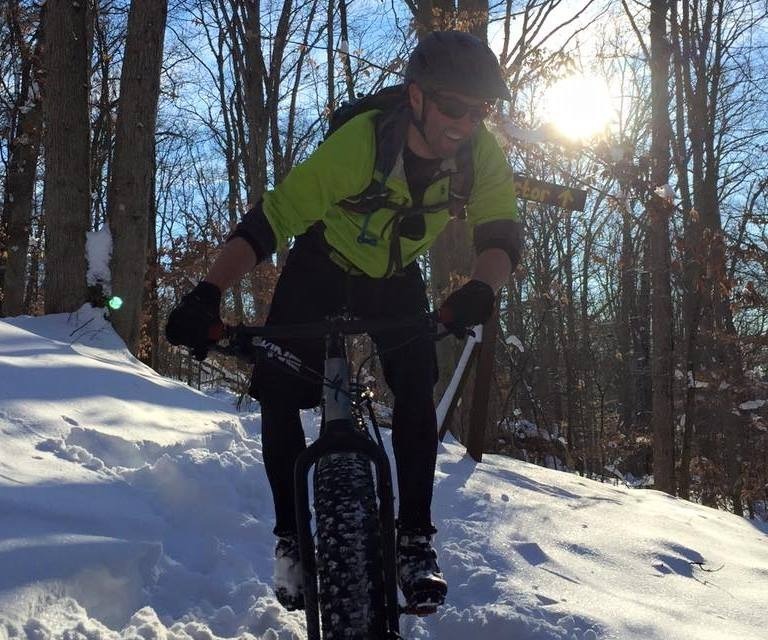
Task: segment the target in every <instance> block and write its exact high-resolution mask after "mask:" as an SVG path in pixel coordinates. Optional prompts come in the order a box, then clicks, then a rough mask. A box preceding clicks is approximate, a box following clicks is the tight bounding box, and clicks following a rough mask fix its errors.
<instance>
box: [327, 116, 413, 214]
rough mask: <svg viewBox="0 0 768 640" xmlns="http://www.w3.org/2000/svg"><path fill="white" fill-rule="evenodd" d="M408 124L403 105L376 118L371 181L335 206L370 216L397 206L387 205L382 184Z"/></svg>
mask: <svg viewBox="0 0 768 640" xmlns="http://www.w3.org/2000/svg"><path fill="white" fill-rule="evenodd" d="M410 121H411V110H410V107H409V106H408V105H407V103H403V104H401V105H400V106H398V107H397V108H395V109H392V110H390V111H388V112H383V113H381V114H380V115H379V117H378V118H377V119H376V131H375V144H376V157H375V159H374V163H373V176H372V177H371V182H370V183H369V184H368V186H367V187H366V188H365V189H364V190H363V191H361V192H360V193H358V194H357V195H355V196H351V197H349V198H346V199H344V200H342V201H341V202H340V203H339V204H340V205H341V206H343V207H344V208H345V209H349V210H350V211H354V212H355V213H363V214H370V213H373V212H374V211H377V210H379V209H383V208H384V207H387V208H397V205H394V204H392V203H391V202H389V189H387V186H386V182H387V178H388V177H389V174H390V173H392V169H394V167H395V162H396V161H397V157H398V155H400V153H401V152H402V150H403V145H405V138H406V135H407V133H408V125H409V123H410Z"/></svg>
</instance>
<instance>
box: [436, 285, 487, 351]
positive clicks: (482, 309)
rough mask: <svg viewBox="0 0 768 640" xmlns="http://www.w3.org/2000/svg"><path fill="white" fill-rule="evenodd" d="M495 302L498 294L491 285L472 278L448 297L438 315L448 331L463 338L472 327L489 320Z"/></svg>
mask: <svg viewBox="0 0 768 640" xmlns="http://www.w3.org/2000/svg"><path fill="white" fill-rule="evenodd" d="M495 303H496V295H495V294H494V292H493V289H492V288H491V287H490V285H488V284H486V283H485V282H481V281H480V280H470V281H469V282H467V284H465V285H464V286H463V287H461V288H459V289H456V291H454V292H453V293H452V294H451V295H449V296H448V298H446V300H445V302H443V304H442V306H441V307H440V310H439V311H438V312H437V317H438V320H439V321H440V322H441V323H442V324H444V325H445V328H446V329H448V331H450V332H451V333H453V334H454V335H456V336H458V337H460V338H461V337H464V336H465V335H466V333H467V331H466V330H467V329H469V328H470V327H474V326H475V325H477V324H485V323H486V322H487V321H488V319H489V318H490V317H491V314H492V313H493V307H494V304H495Z"/></svg>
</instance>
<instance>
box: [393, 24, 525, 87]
mask: <svg viewBox="0 0 768 640" xmlns="http://www.w3.org/2000/svg"><path fill="white" fill-rule="evenodd" d="M405 81H406V82H415V83H416V84H418V85H419V86H420V87H421V88H422V89H426V90H428V91H441V90H442V91H455V92H456V93H462V94H464V95H467V96H472V97H473V98H480V99H482V100H495V99H497V98H500V99H502V100H511V99H512V96H511V95H510V93H509V89H508V88H507V84H506V82H504V78H503V77H502V74H501V67H500V66H499V61H498V59H497V58H496V55H495V54H494V53H493V51H491V50H490V49H489V48H488V45H486V44H485V43H484V42H483V41H482V40H480V39H479V38H476V37H475V36H473V35H472V34H471V33H466V32H464V31H433V32H431V33H429V34H428V35H426V36H425V37H424V38H423V39H422V40H421V42H419V44H418V45H417V47H416V49H414V51H413V53H412V54H411V57H410V59H409V60H408V66H406V68H405Z"/></svg>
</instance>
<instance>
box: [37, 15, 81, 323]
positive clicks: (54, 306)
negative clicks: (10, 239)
mask: <svg viewBox="0 0 768 640" xmlns="http://www.w3.org/2000/svg"><path fill="white" fill-rule="evenodd" d="M87 6H88V4H87V3H86V2H79V3H76V2H48V3H46V5H45V7H44V8H43V14H42V15H43V17H42V19H43V25H44V26H43V30H44V33H45V45H44V49H43V61H44V62H43V69H44V74H45V75H44V79H45V83H44V85H43V111H44V118H45V140H44V145H45V187H44V206H45V222H46V225H45V305H44V310H45V313H61V312H65V311H74V310H75V309H77V308H78V307H79V306H80V305H82V304H83V303H84V302H85V301H86V283H85V274H86V269H87V266H86V258H85V234H86V232H87V231H88V230H89V227H90V222H89V221H90V218H89V215H90V214H89V211H90V189H89V179H88V176H89V165H88V140H89V117H88V41H87V15H86V14H87Z"/></svg>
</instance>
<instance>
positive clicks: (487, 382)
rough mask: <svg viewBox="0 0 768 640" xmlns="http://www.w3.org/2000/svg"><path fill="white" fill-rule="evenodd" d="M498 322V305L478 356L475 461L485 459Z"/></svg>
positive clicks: (470, 445) (471, 444) (472, 439)
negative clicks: (484, 449)
mask: <svg viewBox="0 0 768 640" xmlns="http://www.w3.org/2000/svg"><path fill="white" fill-rule="evenodd" d="M498 324H499V308H498V306H497V307H496V308H495V309H494V312H493V315H492V316H491V318H490V320H488V322H486V323H485V326H484V327H483V341H482V342H481V343H480V354H479V356H478V358H477V371H476V372H475V388H474V391H473V393H472V411H471V414H470V419H469V436H468V437H467V452H468V453H469V455H470V456H471V457H472V459H473V460H474V461H475V462H482V459H483V447H484V445H485V427H486V424H487V422H488V400H489V398H490V394H491V378H492V376H493V359H494V353H495V351H496V333H497V327H498Z"/></svg>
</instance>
